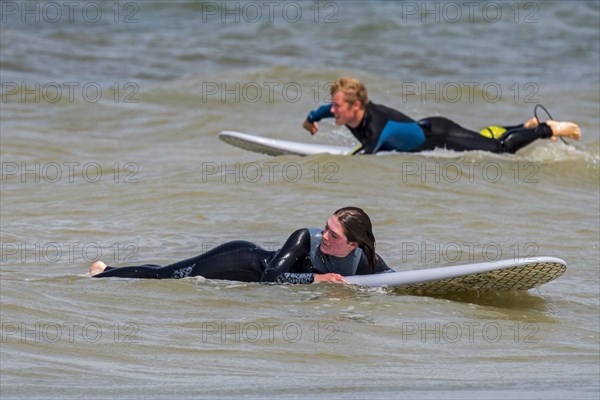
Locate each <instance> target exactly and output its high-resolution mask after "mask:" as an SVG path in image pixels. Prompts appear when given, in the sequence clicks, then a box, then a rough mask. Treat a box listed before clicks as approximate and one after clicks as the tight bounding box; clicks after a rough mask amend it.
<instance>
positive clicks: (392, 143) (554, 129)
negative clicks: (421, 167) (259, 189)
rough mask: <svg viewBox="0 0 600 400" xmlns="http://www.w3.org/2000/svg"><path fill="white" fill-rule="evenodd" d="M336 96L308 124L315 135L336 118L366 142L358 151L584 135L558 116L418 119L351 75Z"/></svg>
mask: <svg viewBox="0 0 600 400" xmlns="http://www.w3.org/2000/svg"><path fill="white" fill-rule="evenodd" d="M331 99H332V103H331V104H326V105H324V106H321V107H319V108H317V109H316V110H313V111H311V112H310V113H309V114H308V116H307V118H306V120H305V121H304V124H303V127H304V129H306V130H308V131H309V132H310V133H311V134H312V135H314V134H315V133H317V131H318V130H319V126H318V125H317V122H318V121H320V120H321V119H323V118H332V117H333V118H335V123H336V125H345V126H346V127H347V128H348V129H350V132H352V134H353V135H354V137H356V139H357V140H358V141H359V142H360V143H361V145H360V147H358V148H357V149H356V150H355V151H354V152H353V154H373V153H376V152H378V151H403V152H419V151H424V150H433V149H434V148H438V147H439V148H446V149H449V150H455V151H466V150H484V151H490V152H494V153H515V152H516V151H517V150H519V149H521V148H523V147H525V146H527V145H528V144H530V143H532V142H534V141H535V140H537V139H545V138H550V140H552V141H556V140H557V138H558V137H568V138H571V139H575V140H579V139H580V138H581V131H580V129H579V126H577V124H575V123H573V122H559V121H553V120H548V121H546V122H540V121H539V120H538V118H537V116H535V117H532V118H531V119H530V120H529V121H527V122H526V123H524V124H522V125H515V126H506V127H499V126H491V127H488V128H486V129H484V130H483V131H481V132H475V131H471V130H469V129H466V128H463V127H462V126H460V125H458V124H457V123H455V122H453V121H451V120H449V119H448V118H444V117H429V118H424V119H421V120H419V121H415V120H413V119H412V118H410V117H409V116H407V115H405V114H403V113H401V112H400V111H397V110H394V109H392V108H389V107H386V106H384V105H381V104H374V103H372V102H371V101H370V100H369V97H368V95H367V89H366V87H365V86H364V84H363V83H362V82H361V81H359V80H357V79H353V78H348V77H346V78H340V79H338V80H336V81H335V82H334V83H333V85H332V86H331Z"/></svg>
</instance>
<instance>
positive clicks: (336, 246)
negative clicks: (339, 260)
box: [320, 215, 358, 257]
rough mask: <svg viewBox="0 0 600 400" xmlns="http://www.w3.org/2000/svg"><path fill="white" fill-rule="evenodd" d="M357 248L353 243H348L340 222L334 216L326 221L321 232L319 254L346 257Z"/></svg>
mask: <svg viewBox="0 0 600 400" xmlns="http://www.w3.org/2000/svg"><path fill="white" fill-rule="evenodd" d="M357 246H358V244H357V243H355V242H348V238H347V237H346V235H345V234H344V229H343V227H342V224H341V223H340V220H339V219H338V217H336V216H335V215H332V216H331V218H329V219H328V220H327V223H326V224H325V229H324V230H323V240H322V242H321V246H320V249H321V252H323V254H328V255H330V256H334V257H346V256H347V255H348V254H350V253H351V252H352V250H354V249H355V248H356V247H357Z"/></svg>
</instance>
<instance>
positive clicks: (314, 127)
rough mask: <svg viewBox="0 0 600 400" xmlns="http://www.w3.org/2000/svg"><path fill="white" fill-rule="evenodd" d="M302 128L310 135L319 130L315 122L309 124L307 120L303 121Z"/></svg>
mask: <svg viewBox="0 0 600 400" xmlns="http://www.w3.org/2000/svg"><path fill="white" fill-rule="evenodd" d="M302 127H303V128H304V129H306V130H307V131H309V132H310V134H311V135H314V134H315V133H317V131H318V130H319V125H317V123H316V122H310V121H309V120H304V123H303V124H302Z"/></svg>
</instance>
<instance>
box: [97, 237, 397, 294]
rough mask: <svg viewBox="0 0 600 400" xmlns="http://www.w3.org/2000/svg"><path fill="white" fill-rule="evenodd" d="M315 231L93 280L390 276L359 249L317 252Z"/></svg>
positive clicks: (115, 272) (108, 269)
mask: <svg viewBox="0 0 600 400" xmlns="http://www.w3.org/2000/svg"><path fill="white" fill-rule="evenodd" d="M320 232H321V230H320V229H299V230H297V231H296V232H294V233H292V234H291V235H290V237H289V238H288V239H287V240H286V242H285V243H284V245H283V247H282V248H281V249H279V250H277V251H268V250H265V249H263V248H261V247H259V246H257V245H256V244H254V243H251V242H246V241H241V240H237V241H232V242H228V243H225V244H222V245H220V246H218V247H215V248H214V249H212V250H210V251H207V252H206V253H203V254H200V255H199V256H196V257H193V258H190V259H187V260H183V261H179V262H177V263H174V264H171V265H167V266H165V267H162V266H160V265H149V264H147V265H141V266H132V267H122V268H112V267H106V269H105V270H104V272H102V273H100V274H98V275H95V276H94V277H96V278H105V277H120V278H146V279H178V278H185V277H188V276H202V277H204V278H207V279H226V280H232V281H241V282H274V283H312V282H313V281H314V277H315V274H319V273H328V272H335V273H339V274H340V275H344V276H349V275H366V274H373V273H380V272H393V270H392V269H391V268H389V267H388V266H387V265H386V263H385V262H384V261H383V259H382V258H381V257H379V256H377V265H375V266H374V267H373V268H371V267H370V265H369V261H368V259H367V257H366V256H365V254H364V253H363V251H362V250H361V249H359V248H357V249H355V250H354V251H353V252H352V253H350V254H349V255H348V256H346V257H344V258H338V257H333V256H330V255H326V254H323V253H321V252H320V250H319V245H320V242H321V234H320Z"/></svg>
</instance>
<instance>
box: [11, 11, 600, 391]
mask: <svg viewBox="0 0 600 400" xmlns="http://www.w3.org/2000/svg"><path fill="white" fill-rule="evenodd" d="M599 10H600V7H599V3H598V2H595V1H590V2H567V1H555V2H537V1H531V2H527V1H526V2H513V1H509V2H488V1H485V2H483V1H482V2H452V1H448V2H408V1H407V2H392V1H380V2H353V1H348V2H345V1H344V2H340V1H318V2H313V1H306V2H304V1H302V2H294V1H290V2H278V1H275V2H252V1H248V2H237V1H228V2H211V1H204V2H191V1H177V2H161V1H117V2H104V1H89V2H60V1H30V2H22V1H3V2H2V3H1V4H0V12H1V15H0V21H1V28H0V44H1V49H0V70H1V84H2V88H1V104H0V105H1V112H0V130H1V132H0V133H1V145H0V155H1V165H2V181H1V200H0V205H1V210H0V213H1V243H2V245H1V251H2V252H1V269H0V273H1V276H0V277H1V280H0V284H1V291H0V292H1V301H2V303H1V325H2V327H1V328H2V329H1V334H2V337H1V343H0V344H1V372H2V379H1V383H0V384H1V392H2V398H3V399H4V398H5V399H30V398H81V397H83V398H98V399H100V398H102V399H104V398H116V397H119V398H123V399H129V398H139V397H144V398H148V399H163V398H181V399H187V398H190V399H191V398H194V399H197V398H215V397H225V398H277V399H280V398H303V399H304V398H317V399H319V398H327V399H335V398H344V399H348V398H350V399H361V398H365V397H369V398H382V399H385V398H389V399H397V398H439V397H440V396H443V397H445V398H457V399H458V398H460V399H468V398H477V399H480V398H485V399H495V398H501V397H502V398H504V397H510V398H528V399H530V398H544V399H546V398H556V399H561V398H565V397H569V398H577V399H584V398H593V399H597V398H598V393H599V390H600V389H599V379H598V376H599V372H600V370H599V352H598V340H599V338H598V332H599V326H600V325H599V324H600V322H599V318H598V300H599V296H598V293H599V277H598V271H599V270H598V265H599V264H600V257H599V253H598V248H599V241H600V237H599V236H600V234H599V229H598V226H599V225H600V215H599V211H598V210H599V209H600V200H599V198H600V193H599V192H600V182H599V180H600V178H599V167H598V163H599V154H600V151H599V150H600V148H599V147H600V138H599V137H600V133H599V132H600V129H599V121H598V115H600V109H599V104H600V95H599V93H600V91H599V87H600V82H599V81H600V65H599V54H600V50H599V46H600V28H599V23H598V21H599V18H600V12H599ZM344 75H351V76H355V77H358V78H360V79H362V80H363V81H364V82H365V83H366V85H367V87H368V89H369V95H370V97H371V99H372V100H373V101H374V102H377V103H384V104H387V105H389V106H392V107H395V108H397V109H400V110H402V111H404V112H405V113H407V114H409V115H411V116H413V117H414V118H421V117H425V116H432V115H444V116H447V117H450V118H452V119H454V120H455V121H457V122H458V123H460V124H462V125H464V126H468V127H471V128H473V129H480V128H482V127H484V126H486V125H489V124H512V123H519V122H523V121H525V120H526V119H528V118H529V117H530V116H531V115H532V112H533V108H534V106H535V105H536V104H543V105H545V106H546V107H547V108H548V110H549V111H550V112H551V114H552V116H553V117H554V118H555V119H559V120H572V121H576V122H577V123H579V124H580V126H581V128H582V131H583V139H582V141H581V142H577V143H569V144H564V143H562V142H558V143H550V142H549V141H538V142H536V143H534V144H532V145H531V146H529V147H527V148H525V149H523V150H522V151H520V152H518V153H517V154H515V155H493V154H487V153H483V152H468V153H455V152H449V151H445V150H436V151H433V152H428V153H426V154H383V155H378V156H368V157H333V156H325V155H319V156H314V157H305V158H300V157H291V156H286V157H277V158H272V157H267V156H263V155H259V154H254V153H249V152H244V151H242V150H240V149H237V148H234V147H231V146H228V145H226V144H225V143H223V142H221V141H219V140H218V138H217V134H218V132H219V131H221V130H239V131H245V132H249V133H254V134H259V135H263V136H270V137H276V138H282V139H288V140H296V141H306V142H317V143H330V144H331V143H343V144H348V145H351V144H354V143H355V142H354V140H353V138H352V136H351V135H350V134H349V133H348V131H347V130H346V129H345V128H342V127H336V126H335V125H334V124H333V123H331V122H330V121H322V122H321V124H320V127H321V131H320V133H319V134H317V135H316V136H315V137H311V136H310V135H308V134H307V133H306V132H305V131H303V130H302V128H301V124H302V121H303V119H304V118H305V116H306V114H307V113H308V111H309V110H311V109H313V108H316V107H318V106H319V105H321V104H323V103H325V102H327V101H328V96H329V92H328V88H329V85H330V83H331V82H332V81H333V80H335V79H336V78H337V77H339V76H344ZM543 118H545V117H543ZM345 205H357V206H361V207H363V208H364V209H365V210H366V211H367V212H368V213H369V214H370V215H371V217H372V220H373V223H374V227H375V235H376V238H377V250H378V253H379V254H381V255H382V257H383V258H384V259H385V260H386V261H387V263H388V264H389V265H391V266H393V267H394V268H396V269H398V270H409V269H417V268H426V267H433V266H440V265H452V264H459V263H467V262H477V261H495V260H499V259H507V258H508V259H510V258H517V257H535V256H542V255H547V256H555V257H560V258H563V259H565V260H566V261H567V263H568V270H567V273H566V274H565V275H564V276H562V277H561V278H559V279H558V280H556V281H554V282H552V283H549V284H547V285H544V286H542V287H540V288H539V289H535V290H531V291H529V292H526V293H491V294H489V293H488V294H485V293H467V294H463V295H447V296H438V297H431V296H405V295H402V294H400V293H396V292H395V291H394V290H383V289H378V290H372V289H369V290H366V289H358V288H354V287H342V286H338V285H311V286H265V285H260V284H241V283H236V282H211V281H206V280H203V279H201V278H197V279H196V278H195V279H184V280H177V281H141V280H140V281H135V280H126V279H114V280H94V279H89V278H86V277H83V276H81V275H82V274H83V273H84V272H85V271H86V270H87V267H88V266H89V264H90V263H91V262H92V261H95V260H96V259H103V260H104V261H106V262H107V263H108V264H110V265H115V266H124V265H132V264H137V263H157V264H166V263H170V262H172V261H175V260H180V259H183V258H186V257H190V256H193V255H196V254H198V253H200V252H203V251H206V250H208V249H210V248H212V247H214V246H216V245H218V244H220V243H223V242H226V241H228V240H233V239H245V240H252V241H255V242H257V243H259V244H260V245H262V246H263V247H265V248H270V249H276V248H278V247H279V246H281V245H282V244H283V241H284V240H285V239H286V238H287V236H288V235H289V234H290V233H291V232H292V231H294V230H295V229H297V228H300V227H306V226H311V227H312V226H321V225H322V224H323V223H324V221H325V220H326V219H327V218H328V216H329V215H330V214H331V212H333V211H334V210H335V209H337V208H339V207H341V206H345Z"/></svg>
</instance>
